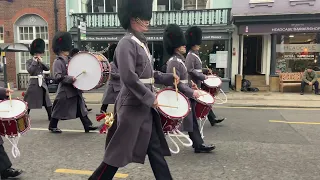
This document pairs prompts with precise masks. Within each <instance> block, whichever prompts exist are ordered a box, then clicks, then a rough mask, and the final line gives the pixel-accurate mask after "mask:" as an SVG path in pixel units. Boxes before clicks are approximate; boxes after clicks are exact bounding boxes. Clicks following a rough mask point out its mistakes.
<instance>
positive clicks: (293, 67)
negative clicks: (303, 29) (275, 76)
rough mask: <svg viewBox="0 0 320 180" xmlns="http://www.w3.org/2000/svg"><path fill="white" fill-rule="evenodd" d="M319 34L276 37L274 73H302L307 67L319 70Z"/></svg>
mask: <svg viewBox="0 0 320 180" xmlns="http://www.w3.org/2000/svg"><path fill="white" fill-rule="evenodd" d="M319 35H320V34H319V33H296V34H283V35H277V46H276V72H277V73H282V72H303V71H304V70H305V69H306V68H307V66H308V65H312V66H313V68H314V70H319V63H320V59H319V53H320V38H319V37H320V36H319Z"/></svg>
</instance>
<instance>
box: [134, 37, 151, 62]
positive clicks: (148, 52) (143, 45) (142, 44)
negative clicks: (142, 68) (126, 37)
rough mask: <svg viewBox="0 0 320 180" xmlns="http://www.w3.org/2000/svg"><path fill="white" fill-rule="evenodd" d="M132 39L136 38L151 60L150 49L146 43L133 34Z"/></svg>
mask: <svg viewBox="0 0 320 180" xmlns="http://www.w3.org/2000/svg"><path fill="white" fill-rule="evenodd" d="M131 39H132V40H134V41H135V42H136V43H138V44H139V45H140V46H141V47H142V48H143V50H144V51H145V52H146V54H147V56H148V58H149V60H150V61H151V54H150V51H149V49H148V48H147V47H146V45H145V44H144V43H142V42H141V41H140V40H139V39H138V38H136V37H135V36H132V37H131Z"/></svg>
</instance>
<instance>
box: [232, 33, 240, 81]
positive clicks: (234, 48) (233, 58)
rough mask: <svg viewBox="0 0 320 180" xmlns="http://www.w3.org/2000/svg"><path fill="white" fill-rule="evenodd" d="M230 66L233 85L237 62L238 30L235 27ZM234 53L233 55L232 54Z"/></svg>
mask: <svg viewBox="0 0 320 180" xmlns="http://www.w3.org/2000/svg"><path fill="white" fill-rule="evenodd" d="M231 51H232V58H231V61H232V66H231V84H233V85H234V84H235V75H236V74H238V64H239V63H238V62H239V35H238V29H237V27H235V31H234V32H233V34H232V48H231ZM233 52H235V55H234V54H233Z"/></svg>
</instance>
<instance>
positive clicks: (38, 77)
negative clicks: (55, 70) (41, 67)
mask: <svg viewBox="0 0 320 180" xmlns="http://www.w3.org/2000/svg"><path fill="white" fill-rule="evenodd" d="M30 79H38V85H39V87H41V86H42V81H43V76H42V75H41V74H39V75H38V76H30Z"/></svg>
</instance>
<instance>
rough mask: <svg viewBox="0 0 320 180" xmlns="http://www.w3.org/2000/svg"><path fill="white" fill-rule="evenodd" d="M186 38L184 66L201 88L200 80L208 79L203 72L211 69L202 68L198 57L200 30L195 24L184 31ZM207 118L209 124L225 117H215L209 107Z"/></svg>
mask: <svg viewBox="0 0 320 180" xmlns="http://www.w3.org/2000/svg"><path fill="white" fill-rule="evenodd" d="M185 37H186V40H187V51H188V55H187V57H186V67H187V70H188V73H189V80H190V81H191V80H192V81H193V82H194V83H195V84H196V85H197V87H198V88H201V81H204V80H205V79H208V76H206V75H205V74H209V73H212V71H211V69H207V68H202V61H201V59H200V57H199V50H200V45H201V43H202V30H201V29H200V28H199V27H197V26H192V27H190V28H188V29H187V31H186V33H185ZM208 120H209V122H210V124H211V126H214V125H215V124H216V123H221V122H222V121H224V120H225V118H223V117H221V118H217V116H216V115H215V114H214V112H213V110H212V109H211V110H210V111H209V114H208Z"/></svg>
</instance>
